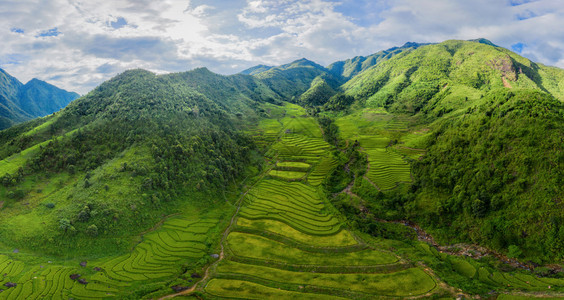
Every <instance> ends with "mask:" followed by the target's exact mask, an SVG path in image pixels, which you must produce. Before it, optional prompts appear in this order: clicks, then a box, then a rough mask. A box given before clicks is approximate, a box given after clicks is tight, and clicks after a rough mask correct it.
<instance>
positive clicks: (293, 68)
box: [254, 58, 342, 103]
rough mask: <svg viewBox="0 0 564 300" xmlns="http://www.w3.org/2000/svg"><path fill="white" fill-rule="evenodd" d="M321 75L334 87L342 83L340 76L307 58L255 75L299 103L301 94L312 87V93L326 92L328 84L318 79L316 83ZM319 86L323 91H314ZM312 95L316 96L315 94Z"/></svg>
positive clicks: (284, 96) (288, 98) (283, 95)
mask: <svg viewBox="0 0 564 300" xmlns="http://www.w3.org/2000/svg"><path fill="white" fill-rule="evenodd" d="M319 76H321V78H320V79H323V81H325V84H327V85H329V87H331V88H332V89H335V88H337V87H338V86H339V85H340V84H341V83H342V79H341V78H340V77H336V76H333V75H331V74H330V73H329V70H327V69H326V68H324V67H322V66H320V65H318V64H316V63H314V62H312V61H309V60H307V59H305V58H302V59H299V60H296V61H294V62H292V63H289V64H286V65H282V66H279V67H274V68H270V69H268V70H266V71H263V72H260V73H256V74H255V75H254V77H256V78H258V79H260V80H261V81H262V82H264V83H265V84H266V85H267V86H268V87H270V88H271V89H272V90H273V91H275V92H276V93H277V94H278V95H280V96H281V97H282V98H284V100H286V101H290V102H294V103H298V102H299V100H300V96H301V95H302V94H304V92H306V91H307V90H308V89H310V88H312V89H313V90H312V92H310V93H312V94H316V93H317V92H323V94H326V92H327V91H326V90H327V86H325V85H324V84H322V83H323V82H322V81H320V80H318V81H317V82H315V83H314V81H315V79H316V78H318V77H319ZM317 83H319V84H322V85H319V84H317ZM316 86H318V87H316ZM319 88H321V91H317V92H316V93H313V91H314V90H316V89H319ZM312 96H313V97H315V96H314V95H312ZM315 98H318V97H315ZM314 100H315V99H314ZM304 101H305V100H304ZM315 101H323V99H317V100H315Z"/></svg>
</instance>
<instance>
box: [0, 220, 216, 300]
mask: <svg viewBox="0 0 564 300" xmlns="http://www.w3.org/2000/svg"><path fill="white" fill-rule="evenodd" d="M217 224H218V219H213V218H209V219H208V218H206V219H190V218H183V217H173V218H171V219H169V220H167V221H166V222H165V223H164V224H163V225H162V227H161V228H159V229H158V230H155V231H153V232H150V233H148V234H146V235H144V236H143V241H142V242H140V243H139V244H137V245H136V246H135V247H134V248H133V250H132V251H131V253H129V254H126V255H122V256H118V257H115V258H111V259H102V260H99V261H91V262H88V267H78V266H77V267H68V266H61V265H52V264H50V263H47V262H46V263H44V264H42V265H37V266H34V267H29V266H26V265H25V264H24V263H23V262H21V261H18V260H14V259H12V258H10V257H8V256H6V255H0V274H1V275H2V276H0V279H1V281H0V283H1V284H2V285H4V284H5V283H7V282H14V283H16V286H15V287H11V288H4V289H5V290H4V291H2V292H0V298H1V299H39V298H48V299H69V298H74V299H102V298H119V297H120V295H123V294H124V292H126V293H127V291H128V290H129V289H131V287H132V286H134V285H135V286H139V285H140V284H142V283H143V282H147V283H150V282H155V281H157V282H158V281H165V280H169V279H170V278H173V277H174V276H175V275H179V274H180V273H181V272H182V270H181V266H182V264H183V263H186V262H195V261H197V260H199V259H201V258H202V257H206V256H208V255H209V253H208V252H209V249H208V246H206V241H207V239H208V237H209V234H210V230H212V229H213V228H215V227H216V226H217ZM93 270H94V271H93ZM77 274H78V275H79V277H75V278H74V279H73V278H71V277H73V276H77ZM80 274H84V275H82V276H81V275H80ZM71 275H72V276H71ZM80 280H84V281H83V282H80Z"/></svg>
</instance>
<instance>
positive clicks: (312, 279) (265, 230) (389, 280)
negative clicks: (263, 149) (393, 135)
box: [204, 110, 437, 299]
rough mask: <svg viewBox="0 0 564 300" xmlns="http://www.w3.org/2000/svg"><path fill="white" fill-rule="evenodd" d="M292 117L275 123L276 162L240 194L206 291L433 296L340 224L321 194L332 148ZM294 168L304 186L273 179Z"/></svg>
mask: <svg viewBox="0 0 564 300" xmlns="http://www.w3.org/2000/svg"><path fill="white" fill-rule="evenodd" d="M296 112H297V110H295V111H293V112H289V113H287V114H286V117H284V118H282V119H279V120H280V121H281V123H282V124H284V126H283V128H282V129H281V130H282V132H280V134H279V139H278V141H275V142H274V143H273V144H272V146H271V148H270V150H269V151H268V153H267V155H268V156H269V157H272V158H273V159H276V161H277V163H276V165H275V166H274V169H273V170H270V171H269V172H268V175H269V176H266V177H264V178H263V179H262V180H260V181H259V182H258V183H256V184H255V185H254V186H253V187H252V188H251V189H250V190H249V191H248V192H247V194H246V195H245V196H244V199H243V202H242V206H241V208H240V211H239V213H238V214H237V221H236V226H234V227H233V228H232V229H231V231H230V232H229V234H228V236H227V238H226V240H225V244H224V246H225V250H226V258H225V259H224V260H222V261H221V262H220V263H219V264H218V265H217V266H216V267H215V268H214V270H213V274H212V278H211V280H209V281H208V282H207V284H205V285H204V292H205V293H206V294H208V295H210V296H213V297H218V298H245V299H264V298H279V299H293V298H299V299H309V298H311V299H331V298H334V297H343V298H348V299H350V298H361V299H364V298H375V297H376V298H378V297H397V296H399V297H405V296H417V295H423V294H427V293H433V291H435V290H436V289H437V284H436V281H435V279H433V277H432V276H430V275H429V274H427V273H426V272H425V271H423V270H422V269H421V268H418V267H414V266H410V265H407V264H404V263H403V262H401V261H400V260H399V258H398V257H397V256H396V255H395V254H393V253H391V252H389V251H386V250H381V249H374V248H373V247H369V246H368V245H367V244H366V243H365V242H364V241H363V240H362V239H360V238H358V237H356V236H355V235H354V234H353V233H351V232H350V231H349V230H347V229H346V228H345V227H344V226H343V224H342V222H341V221H340V220H339V218H338V217H337V214H336V212H335V210H334V209H333V208H332V206H331V205H330V204H329V203H328V200H327V198H326V195H325V194H324V193H323V190H322V189H321V188H319V186H320V184H321V183H322V182H323V181H324V179H325V178H326V177H327V175H328V174H329V173H330V172H332V170H333V169H334V168H335V167H336V165H337V161H336V159H335V158H333V156H332V155H331V153H330V146H329V145H328V144H327V143H326V142H325V141H324V140H323V139H321V137H320V136H319V135H317V134H315V133H314V132H315V130H316V128H317V126H314V124H313V123H312V122H311V121H313V119H311V118H310V119H309V120H307V118H304V117H303V116H300V115H299V114H297V113H296ZM380 113H381V112H380V111H378V112H374V114H380ZM368 114H373V112H368ZM288 116H289V117H288ZM299 118H302V119H299ZM386 118H387V120H391V117H388V116H387V115H386ZM296 119H297V120H296ZM304 119H305V120H304ZM297 124H299V126H297ZM300 126H301V127H300ZM394 126H396V127H399V126H397V125H394ZM304 127H307V128H309V129H308V130H306V129H304ZM299 128H301V129H299ZM382 128H384V126H382ZM288 129H290V130H288ZM364 139H365V140H366V141H372V142H375V141H377V142H378V143H380V144H378V145H381V146H382V147H383V148H382V149H384V150H385V147H386V146H387V145H388V142H389V139H386V138H381V137H370V136H365V137H364ZM390 155H397V156H399V154H396V153H395V152H394V153H393V154H390ZM394 157H395V156H394ZM399 157H401V156H399ZM406 164H407V163H406ZM407 166H408V165H407ZM285 168H288V169H285ZM289 168H295V169H289ZM299 168H303V169H301V170H302V171H304V172H305V171H306V170H307V172H308V173H307V175H306V176H307V177H306V180H305V181H291V180H288V177H289V176H273V174H274V175H279V174H284V173H280V171H284V170H285V171H288V170H292V171H297V170H298V169H299ZM306 168H307V169H306ZM407 170H408V174H409V168H407ZM285 174H288V173H285ZM300 175H301V174H300ZM297 176H298V175H296V177H297ZM316 270H317V271H316Z"/></svg>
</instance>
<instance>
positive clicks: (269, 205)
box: [240, 180, 341, 235]
mask: <svg viewBox="0 0 564 300" xmlns="http://www.w3.org/2000/svg"><path fill="white" fill-rule="evenodd" d="M325 210H326V206H325V204H324V203H323V201H322V200H321V197H320V196H319V194H318V192H317V191H316V190H315V189H314V188H312V187H310V186H308V185H306V184H303V183H300V182H283V181H279V180H263V181H261V182H260V183H259V184H258V185H257V186H256V187H255V188H254V189H252V190H251V191H249V192H248V193H247V196H246V198H245V205H244V206H243V207H242V208H241V211H240V216H242V217H245V218H247V219H251V220H257V219H272V220H276V221H280V222H283V223H286V224H287V225H288V226H290V227H293V228H294V229H296V230H299V231H302V232H305V233H308V234H311V235H333V234H335V233H337V232H339V231H340V230H341V224H340V222H339V221H338V220H337V219H336V218H334V217H333V216H332V215H331V214H329V213H327V212H326V211H325Z"/></svg>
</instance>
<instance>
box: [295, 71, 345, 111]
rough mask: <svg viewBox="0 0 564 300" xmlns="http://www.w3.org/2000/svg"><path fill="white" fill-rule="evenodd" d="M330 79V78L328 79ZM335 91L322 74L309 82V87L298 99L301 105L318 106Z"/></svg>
mask: <svg viewBox="0 0 564 300" xmlns="http://www.w3.org/2000/svg"><path fill="white" fill-rule="evenodd" d="M328 80H329V81H330V79H328ZM335 93H336V91H335V90H334V89H333V88H332V87H331V85H329V83H327V80H326V79H325V78H323V76H317V77H315V79H314V80H313V81H312V82H311V87H310V88H309V89H308V90H307V91H305V92H304V93H303V94H302V95H301V96H300V99H299V101H298V102H299V103H300V104H301V105H303V106H306V107H307V106H320V105H323V104H325V103H326V102H327V100H328V99H329V98H331V96H333V95H335Z"/></svg>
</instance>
